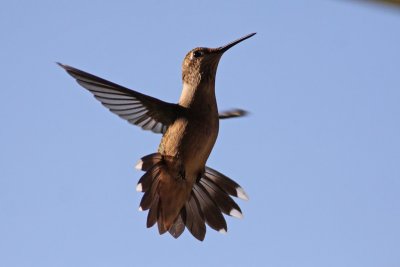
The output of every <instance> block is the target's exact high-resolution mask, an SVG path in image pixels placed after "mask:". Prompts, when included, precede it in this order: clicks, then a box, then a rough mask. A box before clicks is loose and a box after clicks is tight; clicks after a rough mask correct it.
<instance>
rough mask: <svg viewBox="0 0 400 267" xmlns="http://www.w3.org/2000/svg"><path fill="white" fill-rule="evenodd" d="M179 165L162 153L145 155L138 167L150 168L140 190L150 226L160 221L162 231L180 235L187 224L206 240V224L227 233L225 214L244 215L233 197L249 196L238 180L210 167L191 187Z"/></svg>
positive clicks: (147, 169) (245, 198) (141, 206)
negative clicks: (147, 211)
mask: <svg viewBox="0 0 400 267" xmlns="http://www.w3.org/2000/svg"><path fill="white" fill-rule="evenodd" d="M176 165H177V164H176V163H175V162H174V160H173V159H171V158H168V157H165V156H162V155H161V154H159V153H154V154H150V155H148V156H145V157H143V158H142V159H141V161H140V162H139V163H138V164H137V165H136V168H137V169H140V170H143V171H146V173H145V174H144V175H143V176H142V177H141V178H140V180H139V182H138V185H137V187H136V189H137V191H140V192H144V195H143V197H142V200H141V202H140V208H139V209H140V210H149V213H148V215H147V227H148V228H149V227H152V226H154V225H155V224H156V223H157V224H158V230H159V233H160V234H164V233H165V232H167V231H168V232H169V233H170V234H171V235H172V236H173V237H174V238H178V237H179V236H180V235H181V234H182V233H183V232H184V230H185V227H186V228H188V230H189V231H190V233H191V234H192V235H193V236H194V237H195V238H197V239H198V240H204V237H205V234H206V226H205V224H208V225H209V226H210V227H211V228H212V229H214V230H216V231H219V232H221V233H226V232H227V230H228V228H227V224H226V221H225V218H224V216H223V215H222V213H224V214H227V215H230V216H233V217H236V218H242V217H243V215H242V211H241V209H240V207H239V206H238V205H237V204H236V203H235V201H234V200H233V199H232V198H231V196H234V197H238V198H241V199H244V200H248V196H247V195H246V193H245V192H244V190H243V189H242V188H241V187H240V186H239V185H238V184H237V183H236V182H234V181H233V180H231V179H230V178H228V177H226V176H225V175H223V174H222V173H220V172H218V171H216V170H213V169H211V168H209V167H206V168H205V172H204V174H203V175H202V176H201V177H200V178H199V179H198V180H197V181H196V182H195V184H194V185H193V187H192V188H191V190H189V189H188V188H187V185H186V183H185V181H184V179H183V178H182V177H180V176H179V175H180V174H179V169H178V166H176ZM187 192H189V194H188V193H187Z"/></svg>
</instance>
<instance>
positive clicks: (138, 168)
mask: <svg viewBox="0 0 400 267" xmlns="http://www.w3.org/2000/svg"><path fill="white" fill-rule="evenodd" d="M142 167H143V161H142V160H139V162H138V163H136V166H135V169H136V170H141V169H142Z"/></svg>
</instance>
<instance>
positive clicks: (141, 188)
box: [136, 162, 161, 192]
mask: <svg viewBox="0 0 400 267" xmlns="http://www.w3.org/2000/svg"><path fill="white" fill-rule="evenodd" d="M160 167H161V163H160V162H156V163H155V164H154V165H153V166H152V167H151V168H148V169H147V171H146V173H145V174H144V175H143V176H142V177H141V178H140V179H139V182H138V183H137V186H136V191H138V192H147V191H148V190H149V189H150V186H151V184H152V182H153V179H154V177H157V176H158V175H160Z"/></svg>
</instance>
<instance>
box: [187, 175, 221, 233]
mask: <svg viewBox="0 0 400 267" xmlns="http://www.w3.org/2000/svg"><path fill="white" fill-rule="evenodd" d="M193 192H194V194H195V196H196V198H197V200H198V202H199V203H200V208H201V211H202V212H203V214H204V218H205V221H206V223H207V224H208V225H209V226H210V227H211V228H212V229H214V230H216V231H225V232H226V231H227V230H228V229H227V225H226V221H225V218H224V216H222V213H221V210H220V209H219V208H218V207H217V205H216V204H215V202H214V201H213V200H212V198H211V197H210V194H209V193H208V192H207V191H206V189H205V188H204V187H203V185H202V184H201V183H198V184H195V185H194V187H193Z"/></svg>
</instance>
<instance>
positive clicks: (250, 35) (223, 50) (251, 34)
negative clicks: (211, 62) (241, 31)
mask: <svg viewBox="0 0 400 267" xmlns="http://www.w3.org/2000/svg"><path fill="white" fill-rule="evenodd" d="M255 34H256V32H253V33H250V34H248V35H245V36H243V37H242V38H239V39H237V40H236V41H233V42H230V43H229V44H227V45H224V46H221V47H218V48H217V51H218V52H219V53H221V54H222V53H224V52H225V51H227V50H228V49H229V48H231V47H233V46H235V45H237V44H238V43H240V42H242V41H244V40H246V39H249V38H250V37H252V36H253V35H255Z"/></svg>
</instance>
